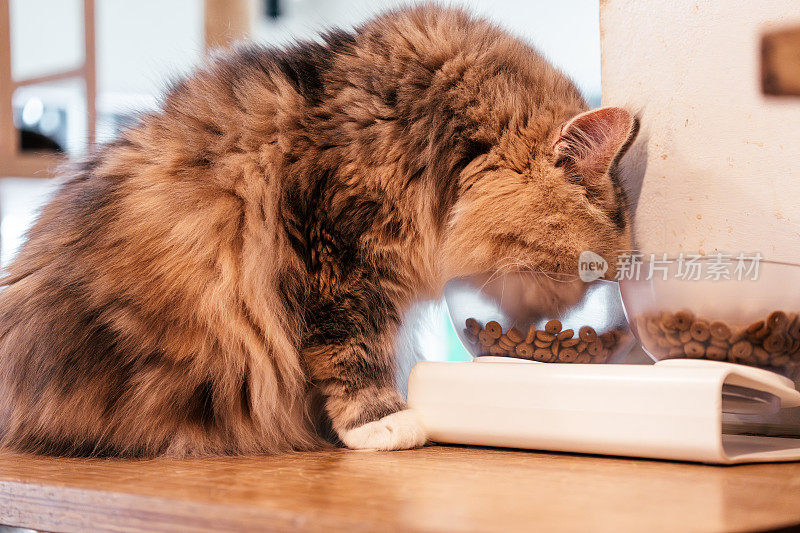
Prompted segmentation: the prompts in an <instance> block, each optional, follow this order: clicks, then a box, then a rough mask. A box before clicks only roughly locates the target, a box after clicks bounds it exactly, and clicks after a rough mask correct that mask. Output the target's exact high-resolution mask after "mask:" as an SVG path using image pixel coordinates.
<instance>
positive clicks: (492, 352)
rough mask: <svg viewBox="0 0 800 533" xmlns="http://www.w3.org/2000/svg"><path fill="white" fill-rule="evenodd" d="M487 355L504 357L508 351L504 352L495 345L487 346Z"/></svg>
mask: <svg viewBox="0 0 800 533" xmlns="http://www.w3.org/2000/svg"><path fill="white" fill-rule="evenodd" d="M489 355H499V356H506V355H508V351H507V350H504V349H503V348H501V347H500V346H498V345H497V344H493V345H491V346H489Z"/></svg>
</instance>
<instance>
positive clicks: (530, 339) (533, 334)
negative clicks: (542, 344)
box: [525, 326, 536, 344]
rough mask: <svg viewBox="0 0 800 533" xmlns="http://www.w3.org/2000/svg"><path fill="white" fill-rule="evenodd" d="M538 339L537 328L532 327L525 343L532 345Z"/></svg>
mask: <svg viewBox="0 0 800 533" xmlns="http://www.w3.org/2000/svg"><path fill="white" fill-rule="evenodd" d="M535 338H536V326H531V327H529V328H528V334H527V335H526V336H525V342H526V343H528V344H531V343H532V342H533V339H535Z"/></svg>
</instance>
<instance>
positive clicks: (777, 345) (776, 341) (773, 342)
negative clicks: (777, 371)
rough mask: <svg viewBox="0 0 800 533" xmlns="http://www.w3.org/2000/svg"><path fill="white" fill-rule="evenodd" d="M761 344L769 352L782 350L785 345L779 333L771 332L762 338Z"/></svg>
mask: <svg viewBox="0 0 800 533" xmlns="http://www.w3.org/2000/svg"><path fill="white" fill-rule="evenodd" d="M763 346H764V349H765V350H766V351H768V352H769V353H775V352H782V351H783V349H784V348H785V347H786V340H785V339H784V337H783V335H781V334H780V333H773V334H772V335H770V336H768V337H767V338H766V339H764V342H763Z"/></svg>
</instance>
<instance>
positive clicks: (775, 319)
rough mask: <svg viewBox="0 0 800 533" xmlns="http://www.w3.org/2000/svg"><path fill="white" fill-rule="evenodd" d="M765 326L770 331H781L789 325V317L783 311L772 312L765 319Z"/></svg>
mask: <svg viewBox="0 0 800 533" xmlns="http://www.w3.org/2000/svg"><path fill="white" fill-rule="evenodd" d="M767 325H768V326H769V328H770V329H771V330H772V331H783V330H784V329H785V328H786V326H788V325H789V317H788V316H787V315H786V313H784V312H783V311H773V312H771V313H770V314H769V316H768V317H767Z"/></svg>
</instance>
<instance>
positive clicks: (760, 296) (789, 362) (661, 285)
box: [620, 256, 800, 379]
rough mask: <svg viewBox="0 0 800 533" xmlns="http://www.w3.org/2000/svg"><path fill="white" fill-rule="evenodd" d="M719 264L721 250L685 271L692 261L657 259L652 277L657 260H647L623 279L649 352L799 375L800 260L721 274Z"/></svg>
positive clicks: (635, 326) (629, 311) (628, 307)
mask: <svg viewBox="0 0 800 533" xmlns="http://www.w3.org/2000/svg"><path fill="white" fill-rule="evenodd" d="M715 263H716V264H718V263H719V259H718V258H717V257H716V256H711V257H706V258H702V259H700V260H699V261H697V264H698V265H699V267H698V269H699V272H700V274H699V275H696V272H692V275H691V276H687V272H689V269H688V267H687V264H686V263H683V264H682V263H681V262H680V261H678V260H671V261H668V262H666V264H665V263H661V262H659V264H658V266H659V268H658V269H656V270H655V274H654V275H652V276H651V275H650V272H651V269H652V268H653V267H654V266H655V262H654V263H653V264H651V263H650V262H647V261H644V262H642V263H641V265H640V267H639V274H638V276H635V277H634V279H623V280H622V281H620V292H621V294H622V301H623V303H624V306H625V312H626V316H627V318H628V322H629V323H630V326H631V329H632V330H633V333H634V334H635V335H636V337H637V339H638V340H639V341H640V342H641V344H642V347H643V348H644V350H645V351H646V352H647V353H648V354H649V355H650V357H652V358H653V359H654V360H656V361H660V360H662V359H675V358H690V359H708V360H716V361H726V362H730V363H739V364H744V365H749V366H755V367H759V368H765V369H767V370H772V371H774V372H777V373H779V374H782V375H784V376H786V377H789V378H791V379H797V378H798V375H799V374H800V373H799V372H798V369H799V368H800V266H798V265H793V264H788V263H778V262H772V261H764V260H761V261H759V262H758V266H757V270H756V271H755V272H753V271H752V270H751V271H750V272H747V273H744V274H746V275H742V274H743V272H742V271H739V272H737V271H736V264H737V263H735V262H734V264H733V265H729V267H730V268H728V269H720V268H716V272H717V274H715V273H714V272H715V266H714V265H715ZM719 270H723V271H724V272H725V274H724V275H723V276H722V277H720V276H719V275H718V272H719ZM725 276H727V277H728V278H729V279H726V277H725ZM695 277H699V279H695ZM754 278H755V279H754Z"/></svg>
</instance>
